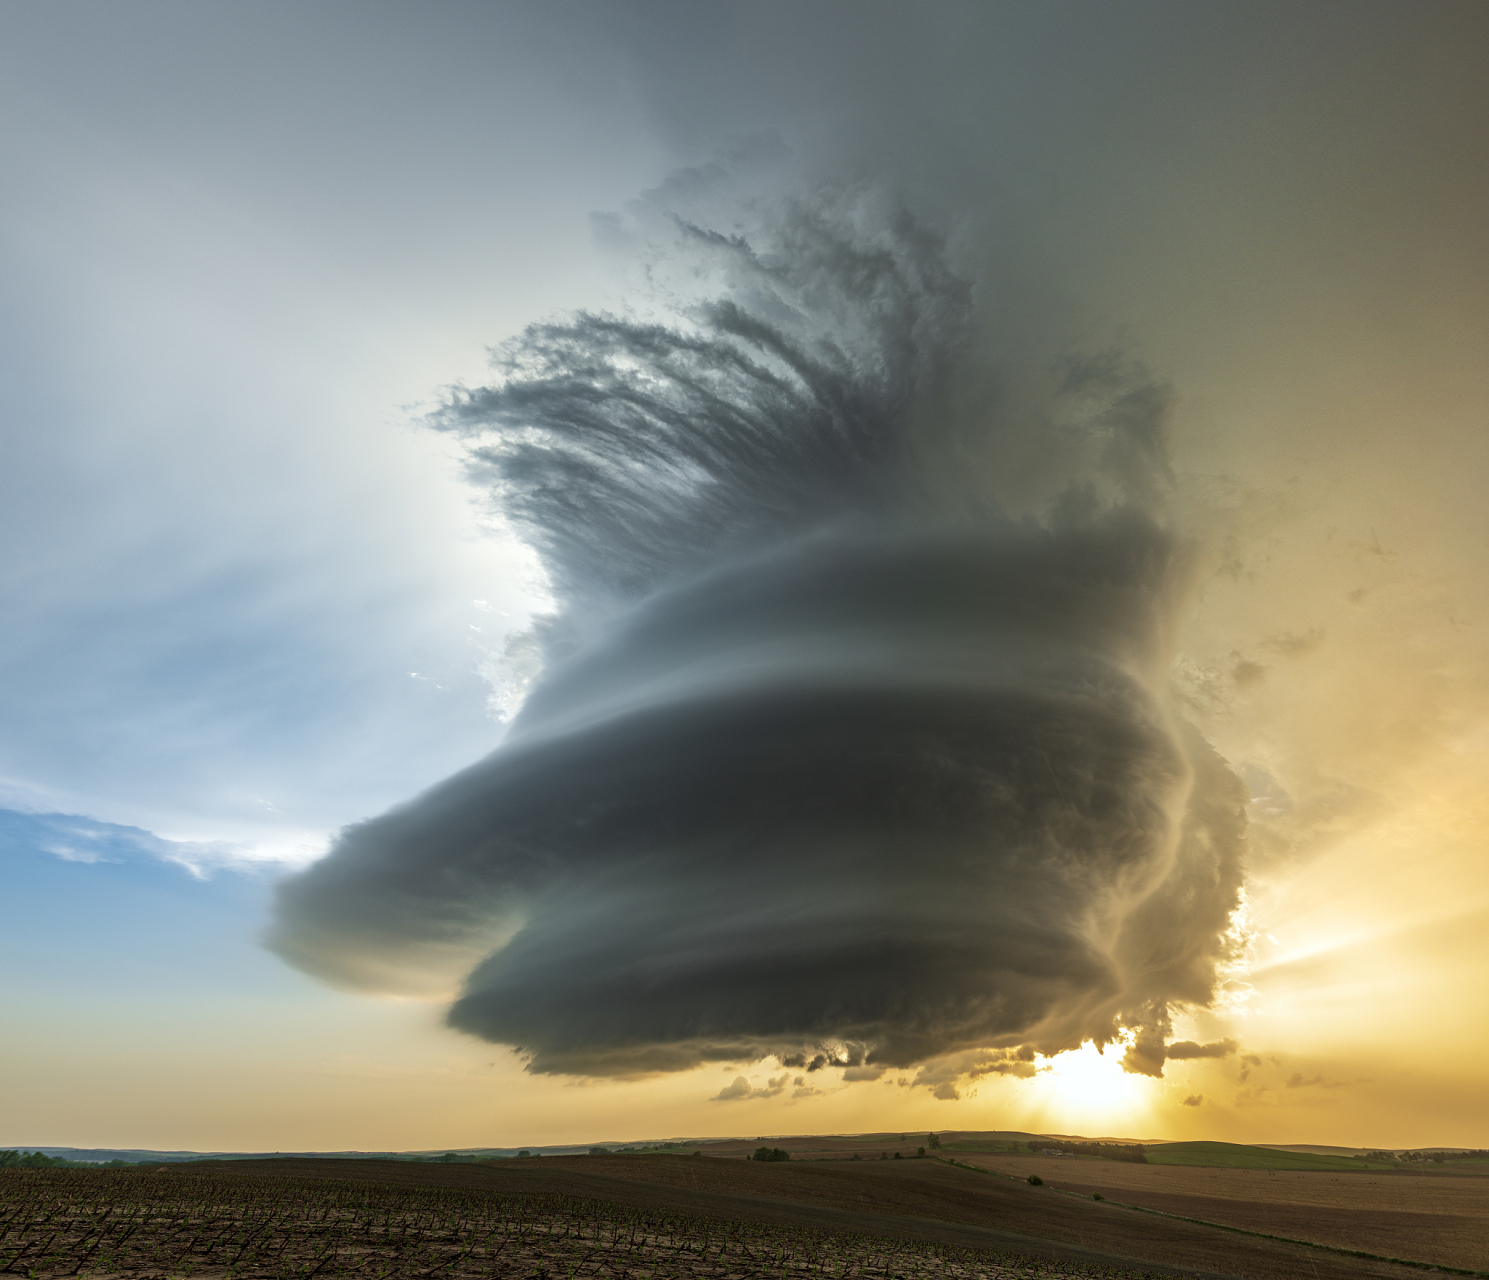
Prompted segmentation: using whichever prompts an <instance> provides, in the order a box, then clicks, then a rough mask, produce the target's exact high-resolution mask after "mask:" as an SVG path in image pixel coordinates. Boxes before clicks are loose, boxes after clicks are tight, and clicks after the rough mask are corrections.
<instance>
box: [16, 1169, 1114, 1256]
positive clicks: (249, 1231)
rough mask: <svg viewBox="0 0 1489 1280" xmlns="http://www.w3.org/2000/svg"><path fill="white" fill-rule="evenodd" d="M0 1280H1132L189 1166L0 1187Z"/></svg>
mask: <svg viewBox="0 0 1489 1280" xmlns="http://www.w3.org/2000/svg"><path fill="white" fill-rule="evenodd" d="M0 1194H3V1200H0V1230H3V1237H0V1272H4V1273H10V1274H19V1275H26V1276H37V1277H52V1276H73V1275H84V1276H95V1277H102V1276H110V1277H112V1276H121V1277H122V1276H129V1277H167V1276H183V1277H184V1276H197V1277H245V1278H246V1277H265V1278H278V1277H284V1278H286V1280H287V1278H288V1277H310V1276H314V1275H321V1274H324V1275H328V1276H347V1275H351V1276H368V1277H377V1278H378V1280H384V1278H386V1277H392V1276H440V1277H451V1278H452V1280H454V1278H458V1277H480V1276H491V1275H501V1276H513V1277H517V1276H544V1277H547V1276H557V1275H564V1276H569V1277H596V1276H607V1277H608V1276H633V1277H657V1278H660V1277H672V1276H675V1277H690V1278H694V1277H696V1278H698V1280H703V1278H705V1277H708V1278H713V1277H718V1278H720V1280H723V1278H725V1277H728V1278H731V1280H748V1277H752V1276H760V1277H766V1276H769V1277H772V1278H773V1280H774V1278H777V1277H779V1278H782V1280H794V1278H797V1277H817V1276H824V1275H831V1276H835V1277H849V1276H859V1277H865V1280H875V1278H882V1280H890V1278H891V1277H895V1278H902V1280H920V1278H921V1277H925V1280H930V1278H931V1277H943V1276H948V1277H954V1278H956V1280H1012V1278H1013V1277H1018V1276H1023V1277H1034V1276H1042V1277H1047V1278H1048V1280H1081V1278H1090V1280H1096V1278H1098V1277H1105V1278H1107V1280H1123V1278H1124V1277H1132V1278H1133V1280H1141V1274H1142V1273H1139V1272H1136V1271H1131V1270H1127V1269H1122V1270H1112V1269H1108V1268H1105V1267H1091V1266H1084V1265H1080V1264H1077V1263H1072V1262H1065V1263H1059V1264H1051V1263H1049V1262H1042V1261H1038V1260H1029V1259H1024V1260H1022V1261H1020V1260H1018V1259H1015V1258H1008V1257H1001V1256H998V1255H994V1254H992V1253H989V1252H988V1251H986V1250H973V1249H966V1248H954V1247H948V1246H945V1245H939V1244H934V1243H926V1242H920V1241H911V1240H895V1239H884V1238H874V1237H870V1236H863V1235H852V1234H845V1233H841V1232H836V1233H835V1232H831V1231H822V1230H812V1229H810V1228H805V1227H791V1226H779V1225H770V1224H762V1223H740V1222H729V1221H727V1220H720V1219H717V1218H708V1217H703V1216H699V1215H697V1214H688V1213H679V1212H675V1211H674V1212H657V1211H654V1210H650V1211H649V1210H646V1209H640V1208H636V1207H633V1206H623V1205H617V1204H614V1203H607V1202H605V1201H601V1200H593V1199H582V1198H579V1197H574V1196H564V1195H552V1194H549V1195H543V1194H538V1195H502V1194H499V1193H495V1192H493V1191H491V1190H487V1189H476V1188H471V1187H451V1186H419V1185H410V1184H409V1183H408V1182H407V1181H402V1182H400V1183H397V1184H390V1183H387V1182H376V1181H352V1180H340V1179H336V1180H333V1179H302V1178H295V1177H283V1176H278V1177H276V1176H272V1175H270V1176H263V1175H260V1176H253V1175H252V1174H249V1175H247V1176H244V1175H237V1176H224V1175H222V1174H221V1173H209V1172H198V1171H184V1170H171V1171H164V1170H162V1171H155V1172H145V1171H140V1172H134V1171H129V1172H123V1171H116V1170H107V1171H103V1170H100V1171H92V1170H88V1171H79V1170H25V1171H17V1172H14V1173H8V1174H6V1175H4V1176H3V1177H0Z"/></svg>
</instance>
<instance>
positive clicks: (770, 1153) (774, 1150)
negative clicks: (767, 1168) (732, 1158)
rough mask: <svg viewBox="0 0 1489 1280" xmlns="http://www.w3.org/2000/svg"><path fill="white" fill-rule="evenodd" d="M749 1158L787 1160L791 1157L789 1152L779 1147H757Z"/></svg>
mask: <svg viewBox="0 0 1489 1280" xmlns="http://www.w3.org/2000/svg"><path fill="white" fill-rule="evenodd" d="M750 1159H751V1160H766V1161H773V1160H789V1159H791V1153H790V1152H789V1151H787V1150H785V1149H784V1148H781V1147H759V1148H757V1149H756V1151H755V1154H754V1155H752V1156H751V1157H750Z"/></svg>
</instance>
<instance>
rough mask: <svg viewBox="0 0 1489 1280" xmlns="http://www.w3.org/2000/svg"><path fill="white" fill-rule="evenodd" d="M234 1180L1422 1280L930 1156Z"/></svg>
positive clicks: (1216, 1268) (350, 1171) (266, 1164)
mask: <svg viewBox="0 0 1489 1280" xmlns="http://www.w3.org/2000/svg"><path fill="white" fill-rule="evenodd" d="M196 1168H198V1169H202V1170H203V1171H206V1170H207V1169H208V1168H210V1169H211V1170H212V1171H213V1172H214V1173H223V1174H235V1173H239V1174H242V1175H245V1176H263V1175H265V1174H283V1175H287V1176H293V1177H324V1178H335V1179H348V1178H352V1179H369V1180H375V1181H378V1182H383V1183H395V1184H397V1183H401V1184H405V1185H409V1186H444V1187H468V1188H484V1189H489V1190H492V1191H498V1192H502V1193H504V1194H509V1195H511V1194H524V1193H526V1194H545V1193H556V1194H562V1195H570V1196H581V1197H588V1198H592V1199H596V1200H603V1201H610V1202H614V1203H620V1204H627V1205H634V1206H637V1207H642V1208H649V1209H663V1210H675V1211H685V1212H690V1213H697V1214H703V1215H706V1216H710V1217H716V1218H721V1219H728V1220H731V1221H741V1222H762V1223H775V1224H792V1225H799V1226H812V1227H818V1228H824V1229H830V1230H837V1231H852V1232H864V1233H870V1234H875V1235H882V1236H888V1237H893V1238H898V1239H907V1240H919V1241H926V1242H930V1243H936V1244H947V1245H955V1246H959V1247H967V1248H985V1249H992V1250H997V1251H1000V1252H1003V1253H1017V1254H1025V1255H1028V1256H1031V1257H1039V1258H1045V1259H1050V1260H1062V1261H1069V1262H1078V1263H1086V1264H1102V1265H1106V1266H1111V1267H1129V1268H1130V1267H1133V1266H1138V1265H1141V1266H1143V1267H1145V1268H1147V1269H1149V1270H1152V1271H1155V1272H1159V1273H1163V1272H1167V1273H1169V1274H1173V1273H1178V1274H1185V1275H1197V1276H1211V1277H1214V1276H1225V1277H1245V1278H1247V1280H1295V1278H1296V1277H1316V1280H1352V1278H1354V1277H1379V1278H1381V1280H1386V1278H1390V1280H1405V1278H1406V1277H1416V1278H1418V1280H1420V1277H1421V1276H1422V1275H1423V1274H1424V1273H1423V1271H1422V1270H1421V1269H1419V1268H1411V1267H1406V1266H1400V1265H1397V1264H1395V1263H1391V1262H1385V1261H1375V1260H1371V1259H1367V1258H1359V1257H1349V1256H1344V1255H1342V1254H1340V1253H1337V1252H1328V1251H1325V1250H1320V1249H1311V1248H1307V1247H1306V1246H1301V1245H1296V1244H1288V1243H1284V1242H1280V1241H1271V1240H1264V1239H1259V1238H1256V1237H1254V1236H1247V1235H1241V1234H1237V1233H1235V1232H1230V1231H1225V1230H1223V1229H1220V1228H1217V1227H1214V1226H1207V1225H1202V1224H1199V1223H1189V1222H1179V1221H1175V1220H1172V1219H1169V1218H1163V1217H1159V1216H1157V1215H1155V1214H1148V1213H1141V1212H1138V1211H1136V1210H1133V1209H1129V1208H1124V1207H1121V1206H1118V1205H1113V1204H1109V1203H1101V1202H1096V1201H1092V1200H1090V1199H1089V1198H1084V1199H1083V1198H1079V1197H1077V1196H1076V1195H1073V1194H1067V1193H1063V1192H1061V1191H1059V1190H1056V1189H1054V1188H1051V1187H1048V1186H1045V1187H1032V1186H1029V1185H1028V1184H1027V1183H1024V1182H1021V1181H1014V1180H1012V1179H1010V1178H1006V1177H1001V1176H997V1175H993V1174H988V1173H977V1172H972V1171H969V1170H964V1169H957V1168H954V1167H951V1166H949V1165H946V1164H943V1163H940V1162H938V1161H933V1160H901V1161H893V1160H889V1161H862V1162H850V1163H846V1164H845V1163H842V1162H832V1163H824V1164H809V1163H803V1162H791V1163H782V1164H756V1163H754V1162H751V1161H745V1160H722V1159H717V1158H710V1157H707V1156H668V1155H645V1156H568V1157H546V1158H535V1159H528V1160H504V1161H500V1162H494V1163H491V1164H475V1165H469V1164H467V1165H459V1164H452V1165H441V1164H422V1163H412V1162H397V1161H375V1160H366V1161H364V1160H304V1159H295V1160H245V1161H231V1162H222V1163H218V1164H212V1165H197V1166H196Z"/></svg>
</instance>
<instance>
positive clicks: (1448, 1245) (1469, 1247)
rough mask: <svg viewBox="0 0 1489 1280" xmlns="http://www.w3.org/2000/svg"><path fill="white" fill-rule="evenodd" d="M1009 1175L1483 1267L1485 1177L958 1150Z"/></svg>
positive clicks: (1487, 1244)
mask: <svg viewBox="0 0 1489 1280" xmlns="http://www.w3.org/2000/svg"><path fill="white" fill-rule="evenodd" d="M957 1159H959V1160H961V1161H963V1162H964V1163H966V1164H976V1165H978V1166H980V1167H982V1168H986V1169H993V1170H996V1171H998V1172H999V1173H1003V1174H1007V1175H1009V1176H1012V1177H1017V1178H1023V1177H1026V1176H1027V1175H1028V1174H1030V1173H1036V1174H1038V1175H1039V1176H1040V1177H1041V1178H1043V1179H1044V1180H1045V1182H1046V1183H1047V1184H1048V1185H1050V1186H1054V1187H1059V1188H1063V1189H1066V1190H1069V1191H1073V1192H1076V1193H1078V1194H1080V1195H1084V1196H1090V1195H1092V1194H1093V1193H1099V1194H1100V1195H1103V1196H1105V1197H1106V1198H1107V1199H1108V1200H1116V1201H1121V1202H1123V1203H1126V1204H1132V1205H1139V1206H1141V1207H1143V1208H1146V1209H1157V1210H1159V1211H1160V1212H1163V1213H1174V1214H1179V1215H1180V1216H1182V1217H1186V1218H1199V1219H1202V1220H1204V1221H1206V1222H1218V1223H1223V1224H1224V1225H1226V1226H1231V1227H1239V1228H1241V1229H1242V1230H1246V1231H1259V1232H1263V1233H1265V1234H1267V1235H1279V1236H1289V1237H1292V1238H1293V1239H1298V1240H1311V1241H1315V1242H1316V1243H1319V1244H1328V1245H1334V1246H1336V1247H1338V1248H1343V1249H1359V1250H1363V1251H1364V1252H1367V1253H1376V1254H1383V1255H1385V1256H1387V1257H1392V1258H1410V1259H1413V1260H1415V1261H1420V1262H1432V1263H1437V1264H1439V1265H1443V1266H1450V1267H1465V1268H1470V1269H1475V1270H1489V1178H1483V1177H1472V1176H1454V1175H1451V1174H1409V1173H1385V1174H1382V1173H1371V1172H1361V1173H1348V1172H1341V1173H1332V1172H1331V1173H1312V1172H1295V1171H1292V1170H1286V1171H1281V1170H1279V1171H1275V1172H1271V1171H1267V1170H1262V1169H1190V1168H1178V1167H1174V1166H1172V1165H1140V1164H1121V1163H1118V1162H1116V1161H1109V1160H1075V1159H1069V1158H1063V1159H1062V1158H1053V1157H1047V1156H998V1155H975V1154H971V1153H966V1154H964V1153H957Z"/></svg>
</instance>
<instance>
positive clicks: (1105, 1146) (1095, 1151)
mask: <svg viewBox="0 0 1489 1280" xmlns="http://www.w3.org/2000/svg"><path fill="white" fill-rule="evenodd" d="M1024 1145H1025V1146H1026V1147H1028V1148H1029V1150H1030V1151H1036V1152H1038V1151H1058V1152H1060V1153H1061V1154H1062V1155H1067V1156H1100V1157H1101V1158H1102V1159H1103V1160H1122V1161H1125V1162H1126V1163H1128V1164H1147V1163H1148V1153H1147V1152H1146V1151H1144V1150H1143V1148H1142V1146H1141V1145H1139V1144H1136V1143H1134V1144H1132V1145H1128V1144H1126V1143H1122V1142H1061V1141H1058V1140H1052V1139H1049V1138H1043V1139H1041V1140H1039V1141H1038V1142H1026V1143H1025V1144H1024Z"/></svg>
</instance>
